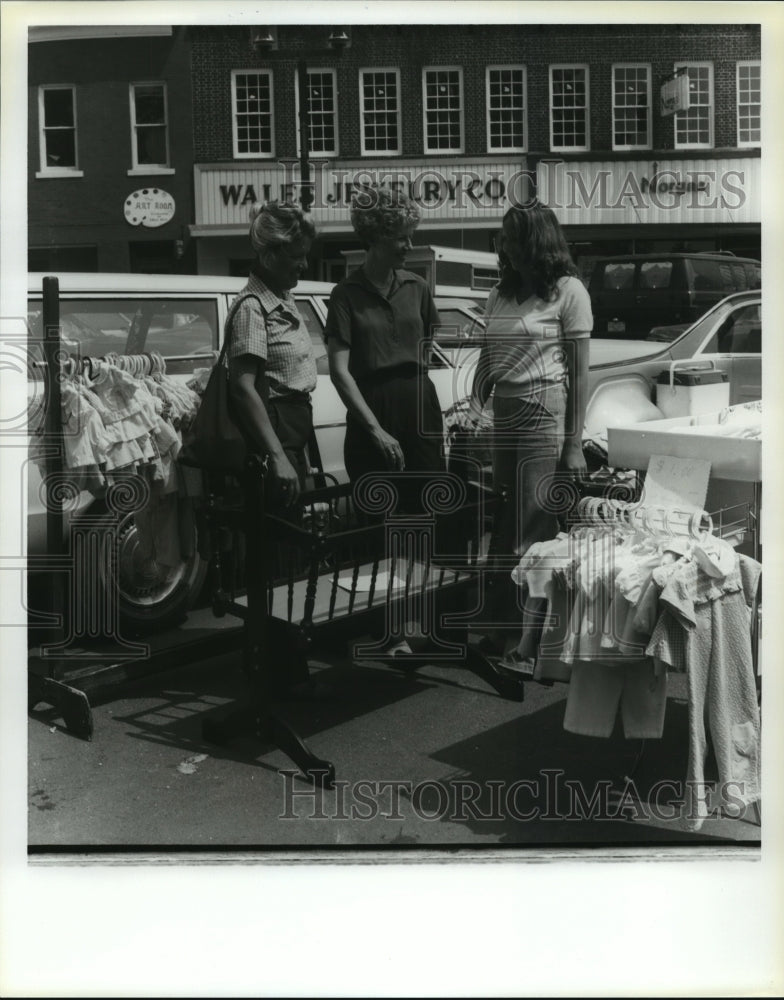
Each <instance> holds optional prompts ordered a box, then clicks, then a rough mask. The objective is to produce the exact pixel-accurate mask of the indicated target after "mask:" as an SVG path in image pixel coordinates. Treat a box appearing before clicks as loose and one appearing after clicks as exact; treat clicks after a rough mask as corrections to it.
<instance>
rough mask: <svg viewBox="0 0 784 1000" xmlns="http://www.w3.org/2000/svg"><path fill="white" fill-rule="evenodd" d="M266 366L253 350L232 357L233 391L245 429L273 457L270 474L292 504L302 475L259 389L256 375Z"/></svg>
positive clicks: (235, 408) (230, 381) (237, 414)
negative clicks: (296, 469)
mask: <svg viewBox="0 0 784 1000" xmlns="http://www.w3.org/2000/svg"><path fill="white" fill-rule="evenodd" d="M263 370H264V362H263V361H262V359H261V358H258V357H255V356H254V355H252V354H243V355H241V356H240V357H238V358H232V359H231V360H230V361H229V395H230V397H231V401H232V404H233V406H234V412H235V414H236V416H237V420H238V421H239V422H240V423H241V424H242V426H243V428H244V430H245V433H246V434H247V436H248V437H249V438H250V440H251V441H252V443H253V445H254V446H255V447H256V448H258V449H259V451H260V452H261V454H262V455H266V456H268V458H269V474H270V477H271V480H272V482H273V483H274V486H275V489H276V490H277V491H278V493H279V497H280V499H281V501H282V502H283V503H285V504H291V503H293V502H294V501H295V500H296V499H297V497H298V496H299V493H300V483H299V477H298V476H297V473H296V471H295V469H294V466H293V465H292V464H291V462H290V461H289V460H288V458H287V457H286V453H285V451H284V450H283V446H282V445H281V443H280V441H279V439H278V436H277V434H276V433H275V430H274V428H273V426H272V423H271V421H270V418H269V414H268V413H267V408H266V406H265V405H264V401H263V399H262V398H261V396H260V395H259V394H258V392H257V391H256V378H257V376H258V374H259V372H260V371H261V372H263Z"/></svg>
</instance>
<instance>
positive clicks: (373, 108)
mask: <svg viewBox="0 0 784 1000" xmlns="http://www.w3.org/2000/svg"><path fill="white" fill-rule="evenodd" d="M359 104H360V109H361V110H360V120H361V123H362V155H363V156H364V155H366V154H367V153H375V154H376V155H378V156H395V155H398V154H399V153H400V70H399V69H361V70H360V71H359Z"/></svg>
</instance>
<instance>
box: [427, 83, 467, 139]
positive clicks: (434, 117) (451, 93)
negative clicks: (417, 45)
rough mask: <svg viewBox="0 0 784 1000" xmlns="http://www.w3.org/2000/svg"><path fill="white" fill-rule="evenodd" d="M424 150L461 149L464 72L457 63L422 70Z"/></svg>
mask: <svg viewBox="0 0 784 1000" xmlns="http://www.w3.org/2000/svg"><path fill="white" fill-rule="evenodd" d="M422 89H423V101H422V103H423V106H424V116H425V122H424V125H425V152H426V153H462V152H463V71H462V69H461V68H460V67H459V66H438V67H430V68H427V67H425V69H424V70H423V71H422Z"/></svg>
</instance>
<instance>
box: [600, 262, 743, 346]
mask: <svg viewBox="0 0 784 1000" xmlns="http://www.w3.org/2000/svg"><path fill="white" fill-rule="evenodd" d="M760 287H761V265H760V262H759V261H758V260H752V259H750V258H745V257H735V256H733V255H731V254H723V253H721V254H708V253H660V254H627V255H624V256H617V257H602V258H599V259H598V260H597V261H596V262H595V263H594V266H593V271H592V273H591V276H590V279H589V282H588V291H589V293H590V296H591V305H592V308H593V317H594V329H593V336H594V337H621V338H624V339H631V340H648V339H659V338H658V337H656V336H654V337H652V336H651V331H652V329H653V328H654V327H661V326H676V325H677V326H680V328H681V329H685V328H686V326H688V325H689V324H690V323H693V322H694V321H695V320H697V319H699V318H700V316H702V315H703V313H705V312H706V311H707V310H708V309H710V307H711V306H713V305H715V304H716V303H717V302H720V301H721V299H723V298H725V297H726V296H727V295H732V294H733V293H734V292H745V291H748V290H753V289H758V288H760Z"/></svg>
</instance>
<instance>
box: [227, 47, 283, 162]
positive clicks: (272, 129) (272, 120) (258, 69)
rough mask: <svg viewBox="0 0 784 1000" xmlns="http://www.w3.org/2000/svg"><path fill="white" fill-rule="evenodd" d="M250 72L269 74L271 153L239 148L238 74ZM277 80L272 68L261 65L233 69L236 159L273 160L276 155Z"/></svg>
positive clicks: (233, 127) (234, 146)
mask: <svg viewBox="0 0 784 1000" xmlns="http://www.w3.org/2000/svg"><path fill="white" fill-rule="evenodd" d="M248 74H253V75H255V76H262V75H265V76H268V77H269V91H270V151H269V153H257V152H251V153H240V152H239V150H238V135H237V76H238V75H242V76H247V75H248ZM274 85H275V80H274V78H273V75H272V70H271V69H265V68H264V67H259V66H250V67H248V68H247V69H233V70H232V71H231V155H232V157H233V159H235V160H271V159H273V158H274V157H275V91H274Z"/></svg>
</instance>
